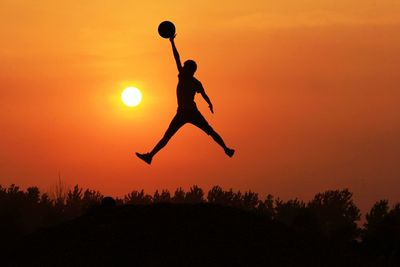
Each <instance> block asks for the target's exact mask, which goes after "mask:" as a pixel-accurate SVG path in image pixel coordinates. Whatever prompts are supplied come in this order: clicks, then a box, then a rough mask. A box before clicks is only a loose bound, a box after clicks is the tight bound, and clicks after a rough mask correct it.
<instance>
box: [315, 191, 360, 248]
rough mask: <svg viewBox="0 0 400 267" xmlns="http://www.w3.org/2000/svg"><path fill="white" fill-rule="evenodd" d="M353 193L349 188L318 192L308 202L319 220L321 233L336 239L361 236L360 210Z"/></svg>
mask: <svg viewBox="0 0 400 267" xmlns="http://www.w3.org/2000/svg"><path fill="white" fill-rule="evenodd" d="M352 197H353V194H352V193H351V192H350V191H349V190H348V189H344V190H329V191H326V192H324V193H318V194H316V195H315V197H314V199H313V200H311V201H310V202H309V203H308V208H309V209H311V211H312V212H313V214H315V216H316V218H317V220H318V227H319V231H320V233H321V234H322V235H323V236H324V237H326V238H328V239H330V240H336V241H350V240H354V239H355V238H356V237H358V236H359V234H360V231H359V228H358V227H357V223H356V222H357V221H358V220H359V219H360V216H361V215H360V210H359V209H358V208H357V206H356V205H355V204H354V202H353V199H352Z"/></svg>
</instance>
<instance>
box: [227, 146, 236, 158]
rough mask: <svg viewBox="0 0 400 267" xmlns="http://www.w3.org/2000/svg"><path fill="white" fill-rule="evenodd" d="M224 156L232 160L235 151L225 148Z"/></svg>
mask: <svg viewBox="0 0 400 267" xmlns="http://www.w3.org/2000/svg"><path fill="white" fill-rule="evenodd" d="M225 154H227V155H228V156H229V157H230V158H232V156H233V154H235V150H234V149H230V148H225Z"/></svg>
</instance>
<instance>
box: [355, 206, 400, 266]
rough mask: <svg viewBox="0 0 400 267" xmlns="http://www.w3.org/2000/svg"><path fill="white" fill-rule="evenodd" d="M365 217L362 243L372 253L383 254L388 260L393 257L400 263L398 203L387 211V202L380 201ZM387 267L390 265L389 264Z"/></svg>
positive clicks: (399, 210) (399, 214)
mask: <svg viewBox="0 0 400 267" xmlns="http://www.w3.org/2000/svg"><path fill="white" fill-rule="evenodd" d="M365 217H366V220H367V221H366V223H365V224H364V226H365V229H364V232H363V241H364V243H365V244H366V245H367V246H368V247H369V248H370V249H371V251H372V253H378V254H383V255H385V256H386V257H388V258H389V260H390V259H392V258H393V257H395V258H397V261H400V203H397V204H396V205H394V206H393V208H392V209H389V202H388V201H387V200H380V201H378V202H376V203H375V204H374V206H373V207H372V208H371V210H370V211H369V212H368V213H367V214H366V216H365ZM388 265H392V264H391V263H390V262H389V263H388ZM394 265H395V264H393V266H394Z"/></svg>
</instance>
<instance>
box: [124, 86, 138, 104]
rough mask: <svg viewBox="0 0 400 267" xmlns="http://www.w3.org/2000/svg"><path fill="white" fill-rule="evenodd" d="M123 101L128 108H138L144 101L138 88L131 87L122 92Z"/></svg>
mask: <svg viewBox="0 0 400 267" xmlns="http://www.w3.org/2000/svg"><path fill="white" fill-rule="evenodd" d="M121 99H122V102H124V104H125V105H127V106H128V107H136V106H137V105H139V104H140V102H141V101H142V93H141V92H140V90H139V89H137V88H136V87H133V86H130V87H127V88H125V89H124V91H122V94H121Z"/></svg>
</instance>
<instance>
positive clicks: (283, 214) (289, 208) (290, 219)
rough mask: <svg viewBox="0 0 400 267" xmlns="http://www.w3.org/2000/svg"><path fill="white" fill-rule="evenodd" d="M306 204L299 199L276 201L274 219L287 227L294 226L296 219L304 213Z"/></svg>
mask: <svg viewBox="0 0 400 267" xmlns="http://www.w3.org/2000/svg"><path fill="white" fill-rule="evenodd" d="M305 208H306V204H305V203H304V202H303V201H301V200H298V199H297V198H295V199H291V200H288V201H286V202H285V201H283V200H281V199H279V198H278V199H276V200H275V214H274V219H275V220H278V221H280V222H283V223H285V224H287V225H293V224H294V222H295V220H296V218H297V217H298V216H299V215H300V214H302V213H303V212H304V209H305Z"/></svg>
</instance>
